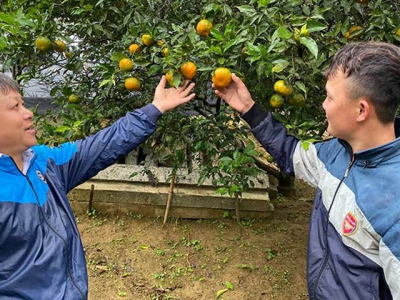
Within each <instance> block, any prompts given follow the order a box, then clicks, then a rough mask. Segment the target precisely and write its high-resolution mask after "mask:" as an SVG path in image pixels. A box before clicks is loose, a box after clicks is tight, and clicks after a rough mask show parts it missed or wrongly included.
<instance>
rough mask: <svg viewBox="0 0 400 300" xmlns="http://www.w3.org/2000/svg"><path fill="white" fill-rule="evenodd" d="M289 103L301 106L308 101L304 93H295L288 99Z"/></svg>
mask: <svg viewBox="0 0 400 300" xmlns="http://www.w3.org/2000/svg"><path fill="white" fill-rule="evenodd" d="M287 103H288V104H289V105H293V106H300V107H303V106H304V104H305V103H306V99H305V98H304V96H303V95H302V94H293V95H291V96H290V97H289V99H287Z"/></svg>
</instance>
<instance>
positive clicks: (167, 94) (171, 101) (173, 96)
mask: <svg viewBox="0 0 400 300" xmlns="http://www.w3.org/2000/svg"><path fill="white" fill-rule="evenodd" d="M166 82H167V80H166V79H165V76H163V77H162V78H161V80H160V83H159V84H158V86H157V88H156V91H155V93H154V100H153V105H154V106H155V107H157V108H158V110H159V111H160V112H161V113H165V112H167V111H169V110H171V109H174V108H175V107H177V106H179V105H181V104H183V103H187V102H189V101H190V100H192V99H193V97H194V96H195V93H190V91H191V90H192V89H193V88H194V85H195V84H194V83H193V82H192V83H190V81H189V80H186V81H185V84H184V85H182V86H180V87H178V88H168V89H166V88H165V84H166Z"/></svg>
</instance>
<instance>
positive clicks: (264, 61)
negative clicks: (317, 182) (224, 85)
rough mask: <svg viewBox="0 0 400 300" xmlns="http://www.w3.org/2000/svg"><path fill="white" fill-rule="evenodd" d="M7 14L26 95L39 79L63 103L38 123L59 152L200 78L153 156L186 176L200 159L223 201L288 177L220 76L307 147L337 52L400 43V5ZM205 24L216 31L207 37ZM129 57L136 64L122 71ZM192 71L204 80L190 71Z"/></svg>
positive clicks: (34, 8)
mask: <svg viewBox="0 0 400 300" xmlns="http://www.w3.org/2000/svg"><path fill="white" fill-rule="evenodd" d="M0 5H1V10H0V11H1V12H0V25H1V26H0V31H1V35H0V64H1V66H2V69H3V71H7V72H11V74H12V76H13V77H14V78H15V79H16V80H18V81H19V82H20V83H21V85H22V86H24V85H26V84H27V83H28V82H29V81H30V80H31V79H36V80H39V82H41V83H42V84H43V85H44V86H47V87H49V89H50V94H51V97H52V98H53V99H54V102H55V103H56V104H57V105H58V110H56V111H53V112H48V113H47V114H45V115H39V116H37V119H36V120H37V123H38V126H39V128H41V129H42V132H41V136H40V141H41V142H45V143H48V144H59V143H62V142H64V141H66V140H67V139H77V138H81V137H84V136H86V135H89V134H92V133H94V132H97V131H98V130H100V129H101V128H103V127H104V126H107V125H109V124H111V123H112V122H113V121H115V120H116V119H117V118H119V117H120V116H122V115H124V114H125V113H126V112H127V111H131V110H133V109H135V108H138V107H141V106H143V105H145V104H146V103H150V102H151V100H152V95H153V91H154V88H155V86H156V84H157V83H158V81H159V79H160V77H161V75H162V74H169V76H171V77H170V78H169V80H170V82H171V84H172V85H178V84H180V82H181V81H182V80H184V76H183V75H182V73H184V74H185V75H186V76H189V75H188V74H189V73H194V74H195V77H194V78H193V80H194V81H195V82H196V87H195V92H196V93H197V97H196V99H195V101H192V102H191V103H190V104H189V105H186V106H185V107H183V108H181V109H178V110H175V111H173V112H169V113H167V114H166V116H164V117H163V118H162V119H161V120H160V121H159V127H158V129H157V131H156V133H155V134H154V135H153V136H152V138H151V139H150V140H148V141H147V143H146V145H145V147H144V152H145V153H146V154H147V157H148V160H149V159H150V160H151V158H152V159H153V160H155V161H157V162H158V164H160V165H168V166H172V167H174V168H178V167H181V166H186V167H187V168H188V169H189V172H190V171H192V169H191V168H192V167H193V165H191V162H196V161H197V162H199V164H194V166H195V167H196V168H198V169H199V171H200V174H201V177H200V182H199V183H201V182H202V181H203V180H205V179H206V178H213V180H214V183H215V184H219V185H220V186H222V187H220V188H219V190H218V191H219V192H220V193H229V194H230V195H233V194H239V195H240V193H241V192H242V191H244V190H246V189H248V188H249V187H251V186H252V185H253V182H254V180H255V178H256V176H257V174H258V172H259V171H260V168H261V169H264V170H267V171H268V172H270V173H272V174H274V175H275V176H277V177H278V178H279V179H280V180H281V182H285V180H286V181H287V177H285V176H283V174H282V173H280V172H279V171H277V170H276V169H274V168H272V167H271V165H270V164H268V162H267V160H268V159H267V156H268V154H266V153H264V152H263V151H260V150H259V147H258V146H257V145H256V144H255V143H254V142H253V140H252V139H251V138H250V137H249V136H248V131H247V130H246V124H242V123H241V122H240V118H239V117H238V115H237V114H236V113H234V112H233V111H231V110H230V109H229V108H227V106H225V105H224V104H223V102H221V100H220V99H218V98H217V97H216V96H215V95H214V93H213V91H212V89H211V78H212V75H213V72H214V70H215V69H216V68H218V67H225V68H228V69H229V70H230V71H231V72H235V73H236V74H237V75H239V76H240V77H241V78H243V80H244V81H245V83H246V85H247V86H248V88H249V90H250V92H251V93H252V95H253V96H254V98H255V99H256V100H257V101H258V102H259V103H260V104H261V105H262V106H263V107H264V108H266V109H267V110H270V111H272V112H273V113H274V115H275V116H276V118H278V119H279V120H280V121H281V122H283V123H284V124H285V125H286V127H287V128H288V129H289V131H290V132H291V133H293V134H295V135H296V136H298V137H299V138H301V139H302V140H303V141H304V146H305V147H306V146H307V142H309V141H315V140H319V139H321V138H322V135H323V133H324V130H325V124H324V122H325V115H324V113H323V111H322V108H321V103H322V101H323V100H324V97H325V90H324V85H325V78H324V77H323V75H322V71H323V70H324V69H325V68H326V67H327V64H328V63H329V61H330V58H331V57H332V55H333V54H334V53H335V52H336V51H337V49H339V48H340V47H341V46H343V45H344V44H346V43H348V42H351V41H355V40H382V41H388V42H391V43H394V44H397V45H399V44H400V30H399V28H400V20H399V18H398V14H399V6H400V5H399V3H398V2H397V1H382V0H372V1H368V0H357V1H352V0H342V1H340V2H338V1H336V0H288V1H274V0H258V1H255V0H252V1H238V0H236V1H229V2H227V1H221V0H213V1H211V0H209V1H205V0H203V1H196V2H193V1H192V2H189V1H161V0H147V1H141V0H129V1H128V0H120V1H104V0H86V1H84V0H79V1H78V0H65V1H56V0H42V1H40V3H38V2H37V1H29V0H13V1H11V0H8V1H7V0H4V1H2V3H1V4H0ZM201 20H208V21H207V22H203V23H202V26H200V25H199V26H200V27H199V28H198V23H199V21H201ZM208 32H209V33H208ZM143 35H145V36H143ZM38 37H44V38H48V39H49V41H50V45H48V44H47V41H46V40H44V41H43V40H41V41H38ZM64 46H65V49H64ZM123 58H125V59H128V60H124V63H122V66H121V63H120V62H121V60H122V59H123ZM188 61H190V62H193V63H194V64H195V66H196V67H197V70H196V71H194V70H193V69H190V70H186V72H189V73H185V71H183V70H181V66H182V65H184V64H185V63H186V62H188ZM130 62H132V63H133V66H132V67H131V66H130ZM128 78H136V79H137V80H134V79H129V80H127V79H128ZM279 80H282V81H281V82H280V84H276V82H277V81H279ZM274 87H275V89H274ZM148 160H147V161H148ZM289 183H290V180H289Z"/></svg>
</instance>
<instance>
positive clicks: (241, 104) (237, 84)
mask: <svg viewBox="0 0 400 300" xmlns="http://www.w3.org/2000/svg"><path fill="white" fill-rule="evenodd" d="M212 87H213V88H214V89H215V94H216V95H217V96H218V97H220V98H222V99H223V100H224V101H225V102H226V103H227V104H228V105H229V106H230V107H232V108H233V109H235V110H236V111H238V112H239V113H240V114H244V113H245V112H247V111H248V110H249V109H250V108H251V107H252V106H253V105H254V100H253V99H252V98H251V95H250V93H249V90H248V89H247V87H246V85H245V84H244V83H243V81H242V80H240V78H239V77H237V76H236V75H235V74H232V82H231V84H230V85H229V86H228V87H226V88H223V89H218V88H217V87H216V86H215V85H214V84H213V85H212Z"/></svg>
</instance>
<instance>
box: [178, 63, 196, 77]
mask: <svg viewBox="0 0 400 300" xmlns="http://www.w3.org/2000/svg"><path fill="white" fill-rule="evenodd" d="M181 73H182V75H183V76H184V77H185V78H186V79H189V80H190V79H193V78H194V77H195V76H196V73H197V66H196V65H195V63H193V62H191V61H188V62H186V63H184V64H183V65H182V66H181Z"/></svg>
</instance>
